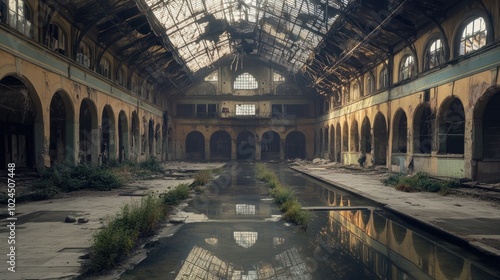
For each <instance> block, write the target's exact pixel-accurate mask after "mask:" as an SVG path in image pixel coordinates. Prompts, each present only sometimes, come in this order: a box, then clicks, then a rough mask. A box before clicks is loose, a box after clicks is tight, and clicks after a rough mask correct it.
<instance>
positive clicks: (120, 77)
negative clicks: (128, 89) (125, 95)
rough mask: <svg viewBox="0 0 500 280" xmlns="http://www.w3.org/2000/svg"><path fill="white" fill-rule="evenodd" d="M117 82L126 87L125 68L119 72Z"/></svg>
mask: <svg viewBox="0 0 500 280" xmlns="http://www.w3.org/2000/svg"><path fill="white" fill-rule="evenodd" d="M116 81H117V82H118V84H120V85H122V86H126V85H125V69H123V67H121V68H120V69H119V70H118V73H117V76H116Z"/></svg>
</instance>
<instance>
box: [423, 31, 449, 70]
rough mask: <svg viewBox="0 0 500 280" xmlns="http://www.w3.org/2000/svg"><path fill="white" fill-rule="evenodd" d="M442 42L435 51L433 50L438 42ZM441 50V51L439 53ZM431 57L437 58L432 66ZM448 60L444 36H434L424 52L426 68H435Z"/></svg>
mask: <svg viewBox="0 0 500 280" xmlns="http://www.w3.org/2000/svg"><path fill="white" fill-rule="evenodd" d="M438 41H439V42H440V44H441V46H440V47H439V48H437V49H436V50H435V51H434V52H432V51H431V49H432V47H433V45H434V44H435V43H437V42H438ZM438 52H439V53H438ZM431 59H433V60H436V61H435V62H434V63H435V64H434V66H432V67H431ZM445 62H446V52H445V44H444V41H443V39H442V38H440V37H432V38H431V39H430V40H429V41H428V42H427V45H426V47H425V53H424V70H425V71H428V70H432V69H434V68H437V67H439V66H440V65H442V64H444V63H445Z"/></svg>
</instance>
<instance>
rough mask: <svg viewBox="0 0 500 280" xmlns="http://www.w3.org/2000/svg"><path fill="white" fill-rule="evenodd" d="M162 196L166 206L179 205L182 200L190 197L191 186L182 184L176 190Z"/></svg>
mask: <svg viewBox="0 0 500 280" xmlns="http://www.w3.org/2000/svg"><path fill="white" fill-rule="evenodd" d="M160 196H161V198H162V201H163V203H164V204H165V205H177V204H179V202H180V201H181V200H184V199H186V198H188V197H189V185H188V184H180V185H178V186H177V187H175V189H173V190H170V191H168V192H165V193H162V194H161V195H160Z"/></svg>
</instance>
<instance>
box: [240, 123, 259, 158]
mask: <svg viewBox="0 0 500 280" xmlns="http://www.w3.org/2000/svg"><path fill="white" fill-rule="evenodd" d="M236 158H237V159H246V160H253V159H255V135H254V134H253V133H252V132H250V131H247V130H246V131H242V132H240V133H239V134H238V137H237V138H236Z"/></svg>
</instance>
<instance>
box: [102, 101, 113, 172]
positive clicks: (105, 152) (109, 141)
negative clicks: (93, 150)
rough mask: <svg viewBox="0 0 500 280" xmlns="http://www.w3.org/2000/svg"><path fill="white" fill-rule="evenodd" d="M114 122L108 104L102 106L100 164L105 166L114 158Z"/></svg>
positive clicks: (111, 109)
mask: <svg viewBox="0 0 500 280" xmlns="http://www.w3.org/2000/svg"><path fill="white" fill-rule="evenodd" d="M115 127H116V120H115V115H114V112H113V108H111V106H110V105H109V104H107V105H106V106H104V108H103V110H102V118H101V156H102V163H103V164H107V163H108V162H109V160H110V159H115V158H116V142H115V131H116V128H115Z"/></svg>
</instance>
